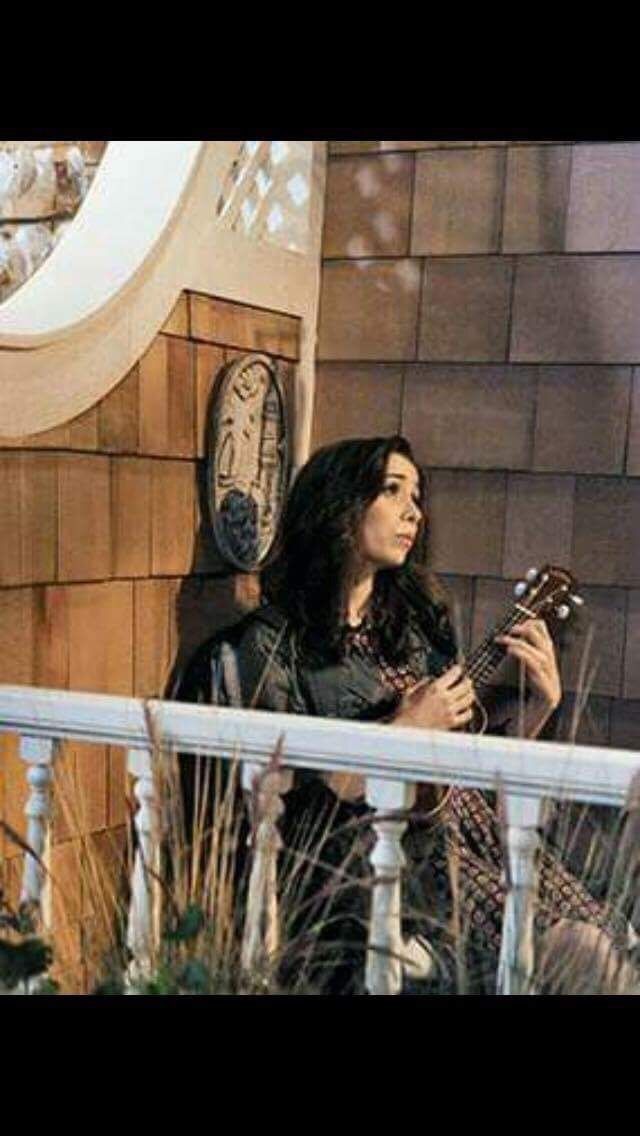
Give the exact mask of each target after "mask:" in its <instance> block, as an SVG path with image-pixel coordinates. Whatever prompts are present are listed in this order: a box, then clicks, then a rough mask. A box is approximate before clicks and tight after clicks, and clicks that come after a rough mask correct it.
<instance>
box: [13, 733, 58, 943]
mask: <svg viewBox="0 0 640 1136" xmlns="http://www.w3.org/2000/svg"><path fill="white" fill-rule="evenodd" d="M20 757H21V758H22V760H23V761H25V762H26V763H27V765H28V766H29V768H28V771H27V781H28V783H29V787H30V792H29V797H28V800H27V804H26V806H25V810H24V811H25V814H26V817H27V844H28V845H29V847H30V848H32V849H33V851H34V853H35V856H31V855H29V853H28V852H27V853H25V858H24V871H23V875H22V889H21V891H20V902H21V903H34V904H37V907H38V911H39V914H40V918H41V921H42V927H43V929H44V930H49V929H50V928H51V882H50V877H49V861H50V836H51V834H50V821H51V781H52V779H53V769H52V764H53V758H54V744H53V741H52V740H51V739H50V738H28V737H22V738H21V739H20ZM36 857H38V859H36ZM43 865H44V867H43Z"/></svg>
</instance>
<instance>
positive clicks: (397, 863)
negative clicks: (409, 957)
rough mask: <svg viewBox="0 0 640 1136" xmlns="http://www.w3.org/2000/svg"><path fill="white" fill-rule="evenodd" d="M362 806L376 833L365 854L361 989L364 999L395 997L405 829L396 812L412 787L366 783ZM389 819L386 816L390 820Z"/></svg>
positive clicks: (407, 802) (409, 800) (406, 804)
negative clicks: (367, 901) (369, 870)
mask: <svg viewBox="0 0 640 1136" xmlns="http://www.w3.org/2000/svg"><path fill="white" fill-rule="evenodd" d="M366 794H367V803H368V804H369V805H371V806H372V807H373V808H374V809H375V810H376V815H375V816H374V818H373V820H372V824H373V827H374V830H375V833H376V837H377V839H376V843H375V847H374V849H373V851H372V853H371V864H372V866H373V870H374V885H373V892H372V896H371V920H370V924H369V945H368V950H367V968H366V977H365V984H366V988H367V990H368V991H369V993H370V994H399V993H400V991H401V989H402V957H401V956H402V953H403V940H402V930H401V919H400V915H401V903H402V869H403V867H404V865H405V857H404V853H403V851H402V846H401V840H402V835H403V833H404V830H405V829H406V827H407V818H406V817H403V816H402V810H405V809H410V808H411V806H412V805H413V803H414V801H415V786H414V785H410V784H407V783H406V782H402V781H382V780H379V779H377V778H372V777H369V778H367V789H366ZM390 814H391V815H390Z"/></svg>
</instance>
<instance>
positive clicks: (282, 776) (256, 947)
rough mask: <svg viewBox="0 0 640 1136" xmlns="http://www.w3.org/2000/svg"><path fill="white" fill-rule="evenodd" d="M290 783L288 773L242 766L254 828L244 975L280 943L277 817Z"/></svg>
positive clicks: (249, 765) (279, 840) (275, 949)
mask: <svg viewBox="0 0 640 1136" xmlns="http://www.w3.org/2000/svg"><path fill="white" fill-rule="evenodd" d="M292 783H293V774H292V772H291V771H289V770H282V769H278V768H276V769H266V770H265V769H264V768H261V767H260V766H258V765H255V764H251V763H249V762H245V763H244V764H243V766H242V787H243V789H244V790H245V791H246V792H249V793H251V797H252V801H251V805H252V812H253V817H254V825H255V828H254V831H255V836H254V840H253V847H252V852H253V855H252V860H251V874H250V876H249V892H248V896H247V909H246V914H245V923H244V932H243V937H242V955H241V962H242V968H243V970H245V971H246V972H247V973H251V972H252V971H255V970H256V968H257V967H258V966H259V965H260V964H261V963H262V962H263V961H267V962H268V961H269V960H270V959H273V958H274V957H275V954H276V952H277V950H278V947H279V944H280V928H279V920H278V895H277V865H278V852H279V851H280V849H281V848H282V837H281V836H280V832H279V830H278V818H279V817H280V816H281V815H282V813H283V811H284V803H283V801H282V796H283V794H284V793H287V792H288V791H289V789H290V788H291V785H292Z"/></svg>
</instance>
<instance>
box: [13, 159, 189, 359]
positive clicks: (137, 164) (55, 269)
mask: <svg viewBox="0 0 640 1136" xmlns="http://www.w3.org/2000/svg"><path fill="white" fill-rule="evenodd" d="M203 148H204V143H203V142H110V143H109V145H108V146H107V148H106V150H105V153H104V156H103V158H102V162H101V163H100V167H99V169H98V172H97V174H96V177H95V179H94V182H93V185H92V186H91V189H90V190H89V193H88V194H87V197H86V199H85V201H84V202H83V203H82V205H81V207H80V209H79V211H78V214H77V216H76V217H75V218H74V220H73V222H72V224H71V225H70V226H69V229H68V231H67V232H66V233H65V235H64V237H63V238H62V239H61V241H60V243H59V245H57V247H56V248H54V250H53V251H52V253H51V255H50V256H49V257H48V258H47V260H46V261H45V262H44V264H43V265H41V267H40V268H39V269H38V271H37V272H36V273H35V274H34V275H33V276H32V277H31V279H29V280H28V281H27V282H26V283H25V284H23V285H22V287H21V288H19V289H18V291H17V292H15V293H14V294H13V295H12V296H10V297H9V298H8V299H7V300H5V301H4V303H3V304H2V305H0V346H2V347H22V348H29V347H38V346H41V345H43V344H46V343H51V342H53V341H55V340H56V339H60V338H62V337H63V336H65V335H68V334H69V332H71V331H73V330H74V329H75V328H78V327H80V326H81V325H82V324H84V323H86V321H87V320H90V319H91V318H92V317H94V316H95V315H97V314H98V313H99V312H101V311H104V310H106V308H107V306H108V305H109V304H110V303H111V302H112V301H113V300H114V299H115V298H116V297H117V296H118V295H119V294H120V293H121V291H122V289H123V288H124V287H125V285H127V284H129V283H131V282H132V281H133V280H134V279H135V276H136V273H137V272H139V271H140V270H141V269H142V268H143V267H144V264H145V262H146V261H147V259H148V257H149V256H151V255H152V253H153V250H154V248H155V247H156V245H157V243H158V241H159V240H162V237H163V234H164V233H165V231H166V229H167V226H168V225H169V223H170V221H171V218H172V217H173V215H174V214H175V213H176V212H177V210H178V209H179V206H180V202H181V200H182V197H183V195H184V193H185V191H186V189H187V187H188V185H189V182H190V180H191V178H192V177H193V174H194V171H195V169H196V167H197V164H198V159H199V158H200V157H201V155H202V151H203Z"/></svg>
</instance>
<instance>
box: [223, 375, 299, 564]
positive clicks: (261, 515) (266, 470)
mask: <svg viewBox="0 0 640 1136" xmlns="http://www.w3.org/2000/svg"><path fill="white" fill-rule="evenodd" d="M210 415H211V416H210V419H209V431H208V438H209V443H208V453H207V459H208V461H207V495H208V503H209V513H210V516H211V521H212V524H213V531H214V534H215V538H216V541H217V543H218V547H219V549H220V552H221V554H222V555H223V556H224V558H225V559H226V560H228V561H230V562H231V564H233V565H234V567H236V568H240V569H241V570H242V571H244V572H250V571H252V570H253V569H255V568H257V567H258V565H259V564H261V563H262V562H263V560H265V558H266V556H267V555H268V553H269V550H270V549H271V546H272V544H273V540H274V537H275V535H276V530H277V527H278V521H279V519H280V512H281V509H282V504H283V501H284V496H285V493H286V490H287V477H288V470H289V439H288V429H287V414H286V407H285V400H284V392H283V389H282V385H281V381H280V378H279V376H278V373H277V370H276V367H275V365H274V364H273V362H272V360H270V359H269V358H268V357H267V356H266V355H244V356H242V358H240V359H237V360H236V361H235V362H234V363H232V364H231V366H230V367H228V368H227V369H226V370H225V371H224V373H223V376H222V379H221V381H220V383H219V386H218V388H217V389H216V392H215V395H214V398H213V400H212V404H211V412H210Z"/></svg>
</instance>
